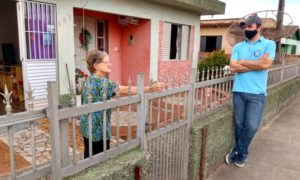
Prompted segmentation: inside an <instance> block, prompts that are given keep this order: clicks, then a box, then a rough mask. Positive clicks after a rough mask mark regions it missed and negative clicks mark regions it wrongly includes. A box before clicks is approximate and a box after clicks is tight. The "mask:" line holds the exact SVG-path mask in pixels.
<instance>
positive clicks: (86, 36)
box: [79, 28, 92, 51]
mask: <svg viewBox="0 0 300 180" xmlns="http://www.w3.org/2000/svg"><path fill="white" fill-rule="evenodd" d="M91 40H92V35H91V33H90V32H89V31H88V30H87V29H85V28H82V29H81V31H80V34H79V41H80V44H81V47H82V48H83V49H84V50H86V51H88V50H89V44H90V43H91Z"/></svg>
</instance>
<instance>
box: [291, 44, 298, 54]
mask: <svg viewBox="0 0 300 180" xmlns="http://www.w3.org/2000/svg"><path fill="white" fill-rule="evenodd" d="M296 49H297V46H296V45H292V47H291V54H296Z"/></svg>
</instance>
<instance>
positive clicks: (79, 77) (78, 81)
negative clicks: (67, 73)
mask: <svg viewBox="0 0 300 180" xmlns="http://www.w3.org/2000/svg"><path fill="white" fill-rule="evenodd" d="M87 77H88V75H87V74H85V73H84V72H83V71H81V70H80V69H78V68H76V69H75V85H76V95H80V94H81V92H82V87H83V83H84V81H85V80H86V78H87Z"/></svg>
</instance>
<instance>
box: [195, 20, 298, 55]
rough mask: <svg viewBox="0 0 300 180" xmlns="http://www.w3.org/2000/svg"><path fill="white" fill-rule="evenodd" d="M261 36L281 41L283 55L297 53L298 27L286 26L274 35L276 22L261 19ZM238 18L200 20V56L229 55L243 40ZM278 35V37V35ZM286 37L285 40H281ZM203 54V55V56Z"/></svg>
mask: <svg viewBox="0 0 300 180" xmlns="http://www.w3.org/2000/svg"><path fill="white" fill-rule="evenodd" d="M262 20H263V31H262V34H263V36H264V37H265V38H268V39H273V40H274V39H275V40H277V39H279V38H280V39H281V42H282V43H281V50H282V52H283V53H284V54H297V52H298V53H299V48H300V46H299V27H298V26H286V27H284V28H283V30H282V33H280V34H279V33H276V21H275V20H274V19H272V18H262ZM240 21H241V19H240V18H229V19H213V20H201V23H200V29H201V31H200V54H201V55H202V56H205V53H207V52H213V51H218V50H221V49H222V50H224V51H225V53H226V54H231V50H232V47H233V45H234V44H236V43H238V42H240V41H242V40H243V39H244V34H243V33H244V32H243V30H242V29H240V27H239V22H240ZM278 34H279V35H278ZM282 37H286V38H282ZM203 54H204V55H203Z"/></svg>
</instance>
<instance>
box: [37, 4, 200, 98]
mask: <svg viewBox="0 0 300 180" xmlns="http://www.w3.org/2000/svg"><path fill="white" fill-rule="evenodd" d="M42 1H43V2H49V3H54V4H56V5H57V22H58V55H59V56H58V64H59V65H58V66H59V84H60V93H61V94H66V93H68V88H69V87H68V86H66V84H68V78H67V73H66V72H67V71H66V68H65V67H66V65H65V64H68V67H69V73H70V77H71V80H72V82H74V71H73V70H74V68H75V63H74V62H75V61H74V55H75V50H74V23H73V22H74V17H73V8H74V7H77V8H82V7H83V5H84V4H85V2H86V4H85V6H84V8H85V9H89V10H95V11H101V12H107V13H113V14H120V15H128V16H134V17H140V18H145V19H151V49H150V74H151V76H152V77H153V79H157V72H158V46H159V22H160V21H169V22H173V23H179V24H186V25H192V26H195V41H194V53H193V67H196V66H197V57H198V51H199V38H200V37H199V36H197V34H199V27H200V21H199V16H198V15H197V14H195V13H191V12H186V11H182V10H176V9H172V8H169V7H166V6H163V5H160V4H154V3H151V2H148V1H141V0H130V1H126V0H98V1H95V0H83V1H81V0H74V1H69V0H42Z"/></svg>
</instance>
